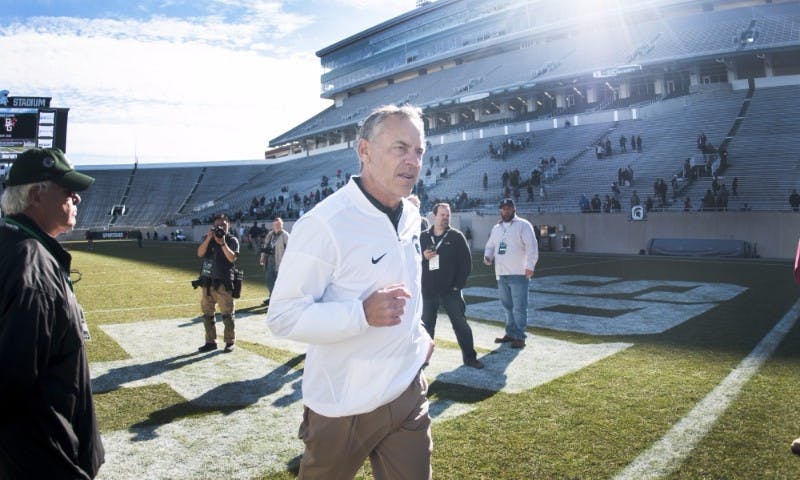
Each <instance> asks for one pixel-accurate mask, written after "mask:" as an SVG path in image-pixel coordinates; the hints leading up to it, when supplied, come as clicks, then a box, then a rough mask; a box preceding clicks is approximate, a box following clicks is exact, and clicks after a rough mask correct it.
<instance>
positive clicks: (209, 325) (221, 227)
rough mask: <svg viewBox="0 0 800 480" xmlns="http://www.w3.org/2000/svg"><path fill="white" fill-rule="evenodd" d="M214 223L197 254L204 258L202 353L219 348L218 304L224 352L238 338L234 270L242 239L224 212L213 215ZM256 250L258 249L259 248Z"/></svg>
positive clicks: (201, 275)
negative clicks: (203, 339)
mask: <svg viewBox="0 0 800 480" xmlns="http://www.w3.org/2000/svg"><path fill="white" fill-rule="evenodd" d="M213 222H214V223H213V225H212V226H211V228H209V229H208V233H207V234H206V235H205V236H204V237H203V240H202V241H201V242H200V245H199V246H198V247H197V257H198V258H201V259H203V263H202V268H201V272H200V285H199V286H200V287H202V291H201V293H200V308H201V309H202V311H203V326H204V327H205V331H206V341H205V343H204V344H203V345H202V346H201V347H200V348H198V351H200V352H210V351H211V350H216V349H217V326H216V323H215V321H214V318H215V314H216V308H217V306H219V310H220V313H221V314H222V323H223V324H224V325H225V330H224V333H223V339H224V340H225V350H224V351H225V352H226V353H227V352H231V351H232V350H233V344H234V342H235V341H236V333H235V332H234V316H235V313H234V307H235V305H234V299H233V275H234V273H233V271H234V268H235V267H236V260H237V259H238V258H239V240H237V239H236V237H234V236H233V235H231V234H230V233H229V229H230V223H229V220H228V216H227V215H225V214H217V215H214V219H213ZM256 251H257V250H256Z"/></svg>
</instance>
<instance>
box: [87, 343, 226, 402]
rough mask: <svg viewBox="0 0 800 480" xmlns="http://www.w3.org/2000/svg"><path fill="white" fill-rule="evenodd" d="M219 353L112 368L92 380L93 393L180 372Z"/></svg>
mask: <svg viewBox="0 0 800 480" xmlns="http://www.w3.org/2000/svg"><path fill="white" fill-rule="evenodd" d="M219 353H220V352H219V351H216V352H212V353H210V354H207V355H202V354H200V353H199V352H192V353H184V354H182V355H176V356H174V357H170V358H165V359H163V360H157V361H155V362H150V363H144V364H136V365H128V366H125V367H119V368H112V369H111V370H109V371H108V372H107V373H104V374H103V375H100V376H99V377H97V378H95V379H93V380H92V391H93V392H95V393H103V392H110V391H112V390H116V389H118V388H120V387H121V386H122V384H123V383H130V382H135V381H137V380H142V379H145V378H150V377H155V376H157V375H161V374H162V373H165V372H168V371H170V370H178V369H180V368H183V367H185V366H186V365H191V364H192V363H195V362H199V361H200V360H203V359H205V358H207V357H209V356H211V355H217V354H219Z"/></svg>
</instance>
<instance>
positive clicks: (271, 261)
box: [264, 255, 278, 297]
mask: <svg viewBox="0 0 800 480" xmlns="http://www.w3.org/2000/svg"><path fill="white" fill-rule="evenodd" d="M277 279H278V269H277V268H275V257H273V256H272V255H268V256H267V261H266V265H265V266H264V280H265V281H266V282H267V289H269V296H270V297H271V296H272V290H273V289H274V288H275V280H277Z"/></svg>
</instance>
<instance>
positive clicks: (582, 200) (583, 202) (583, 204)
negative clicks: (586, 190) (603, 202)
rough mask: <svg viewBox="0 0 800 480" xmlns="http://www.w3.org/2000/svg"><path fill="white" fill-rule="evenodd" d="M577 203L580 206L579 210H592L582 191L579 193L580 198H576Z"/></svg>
mask: <svg viewBox="0 0 800 480" xmlns="http://www.w3.org/2000/svg"><path fill="white" fill-rule="evenodd" d="M578 205H579V206H580V207H581V212H583V213H589V212H591V211H592V205H591V204H590V203H589V199H588V198H587V197H586V195H585V194H583V193H582V194H581V198H580V200H578Z"/></svg>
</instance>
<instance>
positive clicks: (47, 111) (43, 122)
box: [0, 90, 69, 160]
mask: <svg viewBox="0 0 800 480" xmlns="http://www.w3.org/2000/svg"><path fill="white" fill-rule="evenodd" d="M8 93H9V92H8V90H0V160H14V159H16V158H17V155H19V154H20V153H22V152H24V151H25V150H27V149H29V148H35V147H40V148H51V147H56V148H60V149H61V150H63V151H65V152H66V150H67V148H66V147H67V115H68V113H69V109H68V108H50V100H51V97H11V96H9V95H8Z"/></svg>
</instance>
